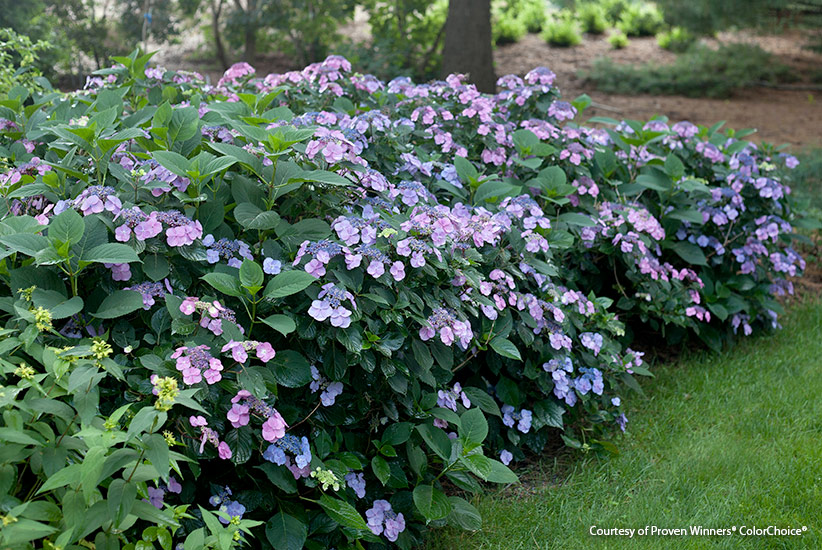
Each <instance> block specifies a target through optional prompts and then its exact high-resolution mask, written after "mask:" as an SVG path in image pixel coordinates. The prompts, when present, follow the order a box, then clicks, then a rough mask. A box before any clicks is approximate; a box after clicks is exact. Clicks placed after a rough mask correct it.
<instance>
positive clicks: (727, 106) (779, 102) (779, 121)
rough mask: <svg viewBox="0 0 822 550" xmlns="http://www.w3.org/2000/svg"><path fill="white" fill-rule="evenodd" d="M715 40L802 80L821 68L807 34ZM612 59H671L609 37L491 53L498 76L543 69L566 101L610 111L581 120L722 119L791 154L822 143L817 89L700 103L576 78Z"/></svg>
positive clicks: (638, 42)
mask: <svg viewBox="0 0 822 550" xmlns="http://www.w3.org/2000/svg"><path fill="white" fill-rule="evenodd" d="M719 38H720V40H731V39H733V40H744V41H751V42H756V43H757V44H759V45H760V46H762V47H763V48H765V49H766V50H768V51H770V52H772V53H774V54H776V55H778V56H779V57H780V59H781V60H782V62H784V63H786V64H788V65H790V66H792V67H795V69H796V70H797V72H798V73H799V74H800V75H807V74H809V73H810V72H811V71H813V70H817V71H818V70H819V69H822V55H819V54H815V53H813V52H811V51H808V50H805V49H803V48H802V44H803V43H804V41H805V38H806V37H805V36H801V35H798V34H796V33H788V34H784V35H778V36H767V37H758V36H753V35H750V34H738V35H733V36H732V35H721V36H720V37H719ZM604 56H609V57H611V59H613V60H614V62H616V63H660V64H661V63H670V62H672V61H673V60H674V57H675V56H674V54H672V53H670V52H666V51H665V50H662V49H661V48H659V46H658V45H657V44H656V39H654V38H642V39H632V40H631V43H630V45H629V46H628V47H627V48H625V49H624V50H612V49H611V47H610V45H609V44H608V42H607V40H606V38H605V37H604V36H602V37H595V36H587V37H586V39H585V41H584V42H583V43H582V44H581V45H579V46H577V47H574V48H555V47H551V46H549V45H548V44H546V43H545V42H544V41H543V40H542V39H540V37H539V36H536V35H528V36H526V37H525V38H524V39H523V40H521V41H520V42H518V43H516V44H511V45H507V46H503V47H500V48H498V49H497V50H496V52H495V61H496V66H497V73H498V74H508V73H514V74H524V73H525V72H527V71H528V70H530V69H531V68H532V67H534V66H537V65H544V66H546V67H549V68H550V69H551V70H553V71H554V72H555V73H557V84H558V86H559V88H560V90H561V91H562V94H563V96H565V97H568V98H574V97H576V96H578V95H579V94H582V93H587V94H588V95H589V96H591V98H592V99H593V100H594V102H595V103H598V104H601V105H605V106H608V107H611V108H613V109H616V111H614V110H610V109H597V108H594V107H591V108H589V109H588V110H587V111H586V113H585V115H586V117H590V116H609V117H612V118H617V119H619V118H628V119H639V120H644V119H649V118H651V117H653V116H655V115H665V116H667V117H668V118H670V119H671V120H674V121H676V120H690V121H691V122H694V123H699V124H706V125H711V124H713V123H715V122H718V121H720V120H725V121H727V126H728V127H731V128H735V129H742V128H754V129H756V130H758V133H757V134H756V136H753V139H757V140H763V141H768V142H771V143H776V144H782V143H789V144H790V145H791V148H792V149H801V148H804V147H815V146H816V147H819V146H822V91H820V92H808V91H792V90H791V91H788V90H774V89H768V88H753V89H749V90H743V91H740V92H738V93H737V94H735V95H734V97H732V98H729V99H698V98H689V97H682V96H650V95H636V96H626V95H613V94H605V93H602V92H598V91H596V90H595V89H593V87H592V86H591V85H586V84H585V83H584V82H583V81H582V79H581V78H580V77H579V76H578V73H579V71H581V70H585V69H588V68H589V67H591V65H592V64H593V62H594V60H596V59H597V58H599V57H604Z"/></svg>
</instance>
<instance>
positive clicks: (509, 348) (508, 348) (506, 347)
mask: <svg viewBox="0 0 822 550" xmlns="http://www.w3.org/2000/svg"><path fill="white" fill-rule="evenodd" d="M490 345H491V349H493V350H494V351H495V352H497V353H498V354H500V355H501V356H503V357H507V358H508V359H516V360H517V361H522V357H521V356H520V354H519V350H518V349H517V346H515V345H514V343H513V342H512V341H511V340H508V339H506V338H501V337H499V336H497V337H496V338H493V339H492V340H491V342H490Z"/></svg>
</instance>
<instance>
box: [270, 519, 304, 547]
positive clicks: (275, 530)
mask: <svg viewBox="0 0 822 550" xmlns="http://www.w3.org/2000/svg"><path fill="white" fill-rule="evenodd" d="M265 537H266V538H267V539H268V542H270V543H271V546H273V547H274V550H302V548H303V545H304V544H305V539H306V538H307V537H308V526H307V525H306V524H305V523H303V522H302V521H300V520H298V519H297V518H295V517H294V516H290V515H288V514H284V513H282V512H280V513H279V514H277V515H275V516H273V517H272V518H271V519H269V520H268V522H266V524H265Z"/></svg>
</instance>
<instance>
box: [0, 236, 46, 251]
mask: <svg viewBox="0 0 822 550" xmlns="http://www.w3.org/2000/svg"><path fill="white" fill-rule="evenodd" d="M0 243H3V244H4V245H6V246H7V247H9V248H10V249H11V250H12V251H14V252H22V253H23V254H25V255H26V256H32V257H34V256H36V255H37V253H38V252H40V251H41V250H45V249H46V248H48V246H49V241H48V239H47V238H45V237H44V236H42V235H35V234H34V233H17V234H16V235H5V236H2V237H0Z"/></svg>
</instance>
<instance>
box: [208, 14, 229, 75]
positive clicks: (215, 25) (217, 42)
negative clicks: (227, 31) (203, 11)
mask: <svg viewBox="0 0 822 550" xmlns="http://www.w3.org/2000/svg"><path fill="white" fill-rule="evenodd" d="M222 11H223V0H211V30H212V32H213V33H214V46H215V47H216V48H217V59H219V61H220V65H222V66H223V70H227V69H228V56H226V54H225V46H223V38H222V35H221V34H220V13H221V12H222Z"/></svg>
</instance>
